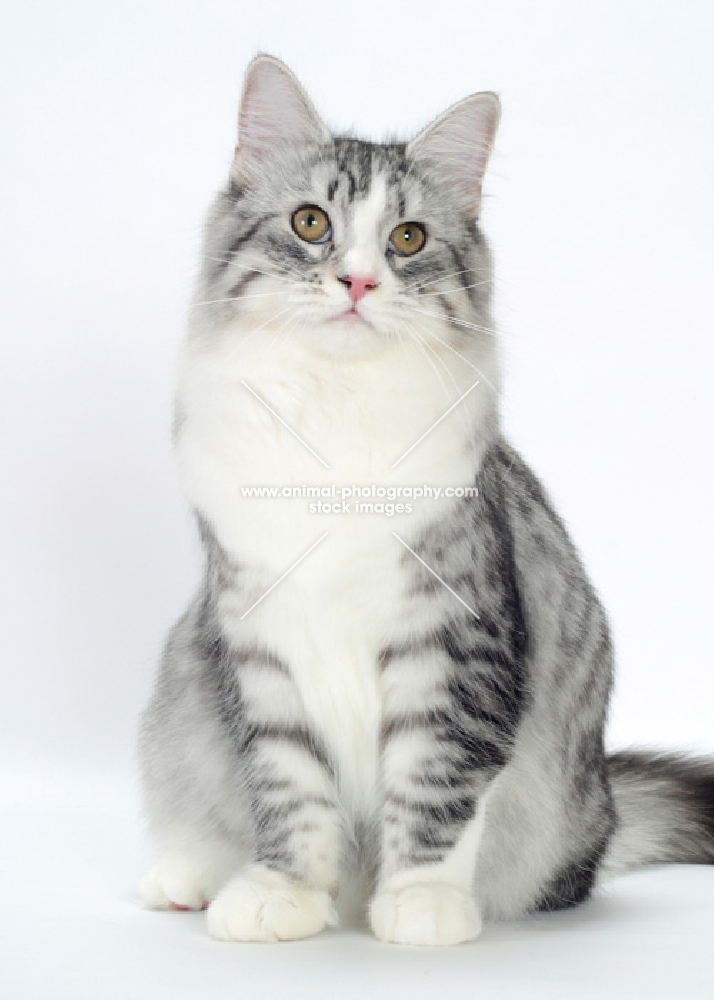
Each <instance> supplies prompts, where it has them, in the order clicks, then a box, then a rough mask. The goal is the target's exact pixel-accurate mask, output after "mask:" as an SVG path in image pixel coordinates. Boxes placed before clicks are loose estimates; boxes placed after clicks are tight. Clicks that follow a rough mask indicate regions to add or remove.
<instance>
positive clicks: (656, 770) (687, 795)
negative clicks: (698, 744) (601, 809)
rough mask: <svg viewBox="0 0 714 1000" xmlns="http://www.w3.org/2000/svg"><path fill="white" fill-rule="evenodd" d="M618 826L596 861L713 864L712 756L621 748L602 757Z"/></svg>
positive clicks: (604, 868)
mask: <svg viewBox="0 0 714 1000" xmlns="http://www.w3.org/2000/svg"><path fill="white" fill-rule="evenodd" d="M607 762H608V769H609V774H610V781H611V784H612V791H613V795H614V797H615V808H616V810H617V815H618V826H617V829H616V830H615V833H614V835H613V837H612V840H611V841H610V844H609V846H608V848H607V851H606V853H605V857H604V858H603V861H602V865H601V874H602V875H604V876H605V877H607V876H608V875H616V874H618V873H621V872H623V871H628V870H630V869H632V868H639V867H642V866H643V865H652V864H662V863H671V862H677V861H678V862H681V863H686V864H705V865H706V864H714V758H708V757H689V756H687V755H686V754H679V753H652V752H647V751H644V750H625V751H621V752H619V753H614V754H610V755H609V756H608V758H607Z"/></svg>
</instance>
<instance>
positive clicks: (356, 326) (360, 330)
mask: <svg viewBox="0 0 714 1000" xmlns="http://www.w3.org/2000/svg"><path fill="white" fill-rule="evenodd" d="M308 336H309V343H310V347H311V348H312V349H313V350H315V351H317V352H318V353H320V354H323V355H327V356H328V357H331V358H335V359H336V360H337V359H345V360H349V359H355V360H357V359H360V358H371V357H375V356H376V355H379V354H382V353H384V351H385V350H386V349H387V348H388V346H389V344H390V342H391V338H390V337H389V336H388V335H387V334H385V333H382V332H381V331H380V330H378V329H377V328H376V327H375V326H373V324H372V323H370V322H369V321H368V320H365V319H363V318H362V317H361V316H358V315H357V314H356V313H345V314H343V315H342V316H339V317H337V319H332V320H329V321H328V322H327V323H320V324H316V325H315V326H314V327H313V328H312V329H311V331H310V333H309V335H308Z"/></svg>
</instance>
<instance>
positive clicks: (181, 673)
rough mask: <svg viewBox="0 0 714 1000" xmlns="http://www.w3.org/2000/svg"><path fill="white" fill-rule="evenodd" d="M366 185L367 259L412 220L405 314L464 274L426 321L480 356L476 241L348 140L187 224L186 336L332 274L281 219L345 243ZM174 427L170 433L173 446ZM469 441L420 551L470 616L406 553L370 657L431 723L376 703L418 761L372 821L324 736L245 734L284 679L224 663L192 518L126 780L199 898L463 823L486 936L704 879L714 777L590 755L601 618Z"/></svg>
mask: <svg viewBox="0 0 714 1000" xmlns="http://www.w3.org/2000/svg"><path fill="white" fill-rule="evenodd" d="M377 175H380V176H381V177H385V178H386V179H387V188H388V197H389V205H388V209H389V210H388V212H386V213H385V224H384V225H385V234H384V235H385V238H386V234H387V232H388V229H389V225H390V222H389V218H390V217H391V215H394V214H396V215H397V216H400V217H402V218H406V219H412V218H413V219H422V218H424V217H425V215H427V216H428V217H429V219H430V220H432V223H433V224H434V228H435V229H438V231H439V232H440V233H441V234H442V235H441V236H440V238H439V240H438V241H437V240H434V241H432V242H431V244H430V245H429V246H428V248H427V249H426V250H425V251H424V253H423V254H419V255H416V256H415V257H414V258H413V259H411V258H398V257H393V258H391V259H390V260H389V266H390V267H391V268H392V270H393V272H394V273H395V274H396V275H397V276H398V279H399V281H400V282H401V283H402V286H403V290H404V294H405V295H407V296H411V298H412V300H413V301H414V302H415V303H418V302H419V299H420V296H421V295H422V294H423V293H424V291H425V288H426V290H428V291H431V289H429V288H428V286H426V284H425V283H427V282H433V281H435V279H437V278H439V277H441V276H444V275H447V274H453V273H454V272H461V273H459V274H457V275H456V276H455V278H454V281H453V283H452V288H451V289H450V290H448V291H444V292H443V293H441V294H439V295H434V296H433V297H432V298H429V299H428V300H426V301H427V302H428V303H429V308H432V309H434V311H435V312H436V311H438V312H440V313H442V314H443V315H445V316H446V317H447V318H446V321H445V334H446V336H448V337H449V339H450V341H451V344H452V345H453V346H454V347H455V348H457V349H458V348H461V347H463V345H464V344H467V343H468V344H471V345H473V344H474V343H475V342H478V343H480V344H482V345H483V353H484V355H485V354H486V353H488V351H490V350H492V348H491V347H490V345H489V342H488V339H487V336H486V334H487V330H488V328H490V326H491V322H490V284H489V283H488V276H489V274H490V257H489V251H488V247H487V244H486V241H485V239H484V237H483V235H482V233H481V230H480V228H479V225H478V221H477V220H476V219H474V218H466V217H464V215H463V213H462V212H461V211H460V210H459V206H458V203H457V201H456V200H455V199H456V196H455V195H452V194H451V192H450V190H449V189H448V187H445V186H444V185H443V184H441V185H440V184H439V183H438V178H437V177H435V174H434V171H433V169H432V168H431V167H429V166H428V165H425V164H423V163H421V162H419V161H418V160H414V159H410V157H409V154H408V149H407V146H406V145H405V144H404V143H389V144H384V145H379V144H374V143H367V142H363V141H360V140H358V139H354V138H336V139H334V140H332V141H329V142H316V143H314V144H313V145H310V144H309V143H308V144H306V145H305V146H303V147H301V148H292V149H290V150H282V152H281V158H280V161H279V163H277V164H276V165H275V169H266V171H265V172H264V174H263V177H262V179H261V181H260V183H258V184H257V185H253V186H252V187H246V186H244V185H243V184H242V183H240V182H239V181H238V180H237V179H236V178H235V177H233V178H232V179H231V181H230V183H229V185H228V186H227V187H226V189H225V190H224V191H223V192H222V193H221V194H220V195H219V196H218V198H217V200H216V202H215V204H214V206H213V208H212V210H211V212H210V215H209V219H208V223H207V226H206V240H205V257H204V261H203V267H202V271H201V276H200V279H199V286H198V291H197V302H201V303H202V302H206V301H207V302H209V303H211V304H210V305H208V306H207V307H206V308H207V309H208V315H209V316H211V317H212V319H210V320H209V321H208V322H207V324H206V325H205V326H204V329H210V330H211V331H212V333H211V336H216V337H217V336H220V331H221V329H222V326H223V325H224V324H225V323H226V322H228V321H229V320H230V317H231V316H232V315H234V313H235V310H236V309H239V308H240V305H236V303H235V302H234V301H223V300H231V299H235V298H236V297H239V296H240V295H242V294H244V293H245V292H246V289H248V290H249V292H251V293H253V292H256V291H258V292H259V291H260V289H261V286H262V284H263V281H264V280H265V279H264V272H265V271H266V270H272V271H273V272H275V271H276V270H277V271H279V272H287V271H288V270H289V271H290V273H291V275H293V276H296V275H297V276H298V278H299V279H300V280H301V281H302V282H304V284H305V285H309V284H310V283H317V282H319V281H320V280H321V277H320V276H321V274H322V270H323V269H324V268H325V267H326V266H328V264H329V266H338V267H339V262H337V264H335V261H334V259H333V258H334V256H335V255H339V253H340V250H339V247H337V246H335V245H334V244H332V243H328V244H325V245H322V246H308V245H307V244H301V243H299V242H298V241H296V240H295V239H294V237H293V236H292V235H291V233H290V229H289V222H288V219H289V215H290V211H291V209H293V208H294V206H295V205H297V204H300V203H303V202H306V201H307V202H312V201H314V200H315V198H316V197H317V195H316V194H315V192H318V193H319V194H320V197H321V203H323V204H326V205H329V206H330V212H331V215H332V217H333V219H334V220H335V222H336V223H337V224H339V225H341V226H343V227H344V229H345V231H347V230H348V229H349V226H350V219H351V211H352V207H353V206H354V204H355V203H357V202H359V201H360V199H363V198H365V197H366V196H367V194H368V192H369V190H370V187H371V184H372V183H373V179H374V177H375V176H377ZM390 213H391V215H390ZM436 223H438V225H436ZM474 275H476V281H474ZM481 277H483V279H484V281H483V283H480V282H479V278H481ZM474 285H475V286H476V287H471V286H474ZM412 287H413V290H412ZM215 300H218V301H215ZM197 308H198V306H197ZM387 332H388V331H387ZM204 335H205V334H204ZM181 428H182V421H181V420H177V422H176V435H177V436H179V435H180V434H181V432H182V430H181ZM479 435H480V438H479V441H478V445H479V455H480V456H481V457H480V460H479V461H478V462H476V463H475V465H474V482H475V484H476V485H477V486H478V496H477V497H475V498H470V499H464V500H463V501H461V502H459V503H457V504H455V505H453V507H451V508H450V512H449V515H448V517H446V518H445V519H444V520H442V521H441V522H438V523H433V524H431V525H430V526H429V527H428V529H427V530H426V531H425V532H423V534H422V536H421V537H420V538H419V539H418V540H417V542H416V543H415V551H416V552H417V553H418V555H419V556H420V557H421V558H422V559H423V560H424V561H425V562H426V563H427V564H428V565H429V566H430V567H431V568H432V569H433V570H434V571H435V572H436V573H437V574H438V575H439V576H440V577H441V579H442V580H443V581H444V582H445V583H446V584H448V585H449V587H451V588H452V589H453V590H455V591H457V592H458V593H459V595H461V596H462V598H463V600H464V601H465V603H466V604H468V605H470V607H471V608H473V609H478V611H477V615H475V614H473V613H471V612H470V611H469V610H467V609H466V608H464V607H461V606H459V605H456V604H454V603H453V602H450V601H448V600H445V599H444V591H443V589H442V588H441V587H440V585H438V584H436V583H435V581H434V579H433V577H432V576H431V575H430V574H429V573H428V572H427V570H426V569H424V568H423V567H422V565H421V564H420V563H419V562H418V561H416V560H415V559H414V558H413V556H412V555H411V554H410V553H407V552H406V551H405V552H404V553H403V556H402V559H401V567H402V572H403V580H404V595H405V596H404V599H403V600H404V608H405V609H406V610H405V614H404V618H403V619H401V620H399V621H395V622H394V627H393V634H391V635H389V636H387V637H384V636H382V637H380V639H379V642H378V644H377V645H376V646H375V656H376V659H377V661H378V663H379V669H380V670H381V672H382V675H383V677H384V678H385V679H386V678H387V677H388V678H389V685H390V690H391V691H393V692H397V693H398V692H399V691H400V690H404V689H408V688H409V687H410V686H411V685H413V684H414V683H415V681H417V680H418V677H419V674H420V671H425V670H428V671H431V672H432V674H433V675H434V676H435V677H436V682H435V686H434V693H435V698H436V702H435V703H434V704H424V705H423V706H422V707H421V708H420V709H419V710H413V711H409V712H404V711H403V710H401V709H400V708H399V707H398V706H399V704H400V702H399V700H398V697H396V696H395V701H394V705H395V706H397V707H393V706H392V704H391V703H390V701H389V698H385V702H384V704H383V706H382V713H383V714H382V720H381V736H380V748H381V753H385V752H386V751H387V749H388V747H389V745H390V744H391V743H392V741H394V740H396V739H398V738H399V737H400V736H403V735H404V734H405V733H415V732H418V733H420V734H422V737H423V739H422V743H421V744H420V746H421V750H420V752H419V754H418V755H416V756H415V757H414V759H413V762H412V766H411V769H410V770H409V772H408V773H406V774H404V775H402V777H401V779H400V780H399V781H398V782H396V783H394V785H390V781H389V780H385V781H384V783H383V788H382V793H383V795H382V798H381V801H380V802H379V803H378V804H377V806H371V805H368V804H365V805H364V808H363V809H358V810H357V812H356V813H354V814H350V813H349V810H348V809H347V807H346V806H345V803H344V802H343V801H342V800H341V775H340V773H339V766H338V764H337V762H336V759H335V756H334V754H333V748H332V747H331V746H330V745H329V744H328V743H327V742H326V741H325V739H324V737H323V734H322V733H321V732H320V730H319V727H317V726H316V725H314V723H311V722H310V721H309V720H308V719H307V717H305V718H304V719H302V720H297V721H294V722H293V723H291V724H290V725H284V726H275V725H270V724H267V723H265V722H264V721H263V720H261V718H259V717H255V716H254V715H252V714H251V709H250V706H249V705H248V704H247V703H246V700H245V698H244V697H243V692H242V685H243V683H244V682H243V680H242V678H243V677H245V671H246V670H252V671H256V670H258V671H262V672H263V673H264V675H265V676H266V677H267V676H268V675H270V676H271V683H274V684H275V690H276V692H278V693H279V694H278V695H276V696H280V697H284V698H286V699H289V698H293V697H296V691H295V688H294V684H293V678H292V672H291V664H290V662H289V658H287V659H285V658H281V657H280V656H278V655H276V653H275V652H274V651H273V650H272V649H271V648H270V645H269V642H268V641H267V640H266V644H265V645H261V644H256V643H252V644H250V645H248V646H241V645H240V644H237V643H236V641H235V639H234V638H232V633H231V630H230V628H229V627H228V618H229V615H228V612H227V610H226V608H227V607H228V604H229V603H230V604H231V606H241V607H247V606H249V604H250V603H251V602H252V601H253V600H255V599H257V596H259V595H260V593H261V591H262V590H263V589H264V587H263V585H262V581H261V580H258V579H257V578H256V576H255V574H254V573H252V572H251V571H250V570H249V568H247V567H244V566H241V565H238V564H236V563H235V561H233V560H232V559H231V558H230V557H229V556H228V555H227V553H226V552H225V551H224V550H223V549H222V547H221V544H220V543H219V541H218V539H217V537H216V534H215V532H214V530H213V528H212V526H211V525H210V524H208V523H207V522H206V521H205V520H203V519H199V520H200V528H201V538H202V541H203V546H204V550H205V556H206V570H205V575H204V579H203V583H202V585H201V587H200V589H199V592H198V594H197V596H196V598H195V600H194V601H193V602H192V604H191V606H190V608H189V610H188V611H187V612H186V614H185V615H184V616H183V617H182V618H181V619H180V620H179V622H178V623H177V624H176V626H175V627H174V629H173V630H172V632H171V635H170V637H169V640H168V642H167V645H166V649H165V652H164V657H163V662H162V667H161V672H160V674H159V679H158V682H157V686H156V689H155V692H154V695H153V698H152V700H151V703H150V705H149V707H148V709H147V710H146V713H145V715H144V718H143V723H142V735H141V760H142V770H143V787H144V798H145V803H146V811H147V815H148V819H149V823H150V827H151V829H152V832H153V836H154V838H155V839H156V841H157V842H158V843H160V844H161V845H164V846H166V848H167V849H172V850H173V849H176V847H177V845H178V846H179V847H180V846H181V845H190V849H191V850H192V851H193V852H194V853H198V854H200V852H201V845H206V847H209V846H210V850H211V852H213V853H214V854H215V851H216V845H218V848H219V849H220V852H222V853H223V855H224V857H225V865H224V866H223V869H222V871H221V872H219V873H214V876H213V881H212V882H211V885H210V887H209V890H208V892H209V894H210V893H211V892H215V891H216V890H217V889H218V888H219V887H220V884H221V881H222V879H223V878H224V877H225V876H226V875H227V874H230V873H232V872H234V871H236V870H237V869H238V868H239V867H240V865H241V864H243V863H245V862H247V861H257V862H260V863H262V864H264V865H266V866H267V867H268V868H270V869H273V870H276V871H279V872H282V873H284V874H285V875H286V876H288V877H289V878H291V879H294V880H296V881H300V880H304V881H306V882H310V880H311V879H313V880H314V879H315V876H314V875H313V872H312V869H311V867H310V862H309V857H310V842H311V837H313V836H314V834H315V832H316V831H318V830H320V829H326V828H328V827H335V828H339V829H340V830H341V844H342V848H341V849H342V850H344V851H345V852H346V853H348V854H349V853H351V854H358V853H362V854H364V855H365V856H367V857H368V858H369V859H371V862H370V863H372V861H373V862H374V864H375V865H376V866H377V867H379V868H381V869H382V870H383V871H400V870H401V869H403V868H405V867H417V868H418V867H419V866H422V865H435V864H439V863H441V862H443V861H444V859H445V858H446V857H447V856H448V855H449V852H450V851H451V850H452V849H453V848H454V847H455V845H456V844H457V842H458V841H459V838H460V837H461V835H462V833H463V831H464V830H465V829H466V827H467V825H468V824H469V823H470V822H471V821H472V820H473V819H474V818H475V817H476V816H477V814H479V810H480V809H481V810H483V814H484V817H485V819H484V828H483V837H482V840H481V844H480V847H479V851H478V857H477V859H476V865H475V875H474V891H475V894H476V896H477V898H478V901H479V904H480V907H481V909H482V911H483V913H484V914H485V915H486V916H488V917H490V918H492V919H498V918H510V917H516V916H519V915H522V914H524V913H526V912H529V911H535V910H542V909H556V908H560V907H564V906H571V905H574V904H577V903H580V902H582V901H583V900H584V899H586V898H587V897H588V895H589V893H590V892H591V890H592V888H593V886H594V884H595V882H596V880H597V878H598V875H599V874H600V873H607V872H614V871H619V870H623V869H626V868H628V867H632V866H635V865H638V864H642V863H652V862H656V861H690V862H692V861H693V862H706V863H711V862H712V861H714V765H712V763H711V762H704V761H699V762H698V761H688V760H685V759H679V758H676V759H675V758H667V757H652V756H647V755H635V754H630V755H628V754H619V755H615V756H614V757H611V758H610V759H608V758H607V757H606V754H605V751H604V746H603V731H604V726H605V721H606V715H607V707H608V700H609V696H610V691H611V686H612V671H613V655H612V645H611V640H610V634H609V629H608V624H607V618H606V615H605V613H604V611H603V608H602V605H601V603H600V601H599V599H598V597H597V595H596V593H595V592H594V590H593V588H592V586H591V584H590V582H589V581H588V578H587V575H586V573H585V571H584V569H583V567H582V564H581V562H580V559H579V557H578V554H577V552H576V550H575V548H574V546H573V544H572V542H571V541H570V539H569V537H568V534H567V532H566V530H565V528H564V526H563V524H562V522H561V520H560V519H559V517H558V516H557V514H556V513H555V512H554V511H553V509H552V507H551V504H550V502H549V500H548V498H547V497H546V495H545V493H544V491H543V489H542V487H541V486H540V484H539V482H538V481H537V479H536V478H535V477H534V475H533V474H532V472H531V471H530V470H529V469H528V467H527V466H526V465H525V463H524V462H523V461H522V459H521V458H520V457H519V456H518V454H517V453H516V452H515V451H514V450H513V449H512V448H510V446H509V445H508V444H507V443H506V442H505V441H504V440H503V438H502V436H501V434H500V431H499V428H498V419H497V413H496V409H495V403H494V407H493V410H492V412H491V414H490V416H489V417H488V418H487V419H486V420H485V421H484V425H483V426H482V427H481V428H479ZM405 622H407V623H408V624H406V625H405ZM419 622H423V623H424V625H423V626H419V625H418V624H416V623H419ZM376 641H377V640H376V638H375V642H376ZM280 692H282V694H280ZM269 743H280V744H282V745H283V746H287V747H289V748H290V750H291V753H294V755H295V756H296V759H297V758H298V757H299V759H300V761H301V768H302V771H303V772H304V773H308V772H309V774H310V775H311V777H310V779H309V781H308V784H307V786H306V784H305V780H303V779H302V778H301V779H300V780H298V779H297V778H296V776H295V775H294V774H293V773H291V770H290V768H289V767H283V769H282V770H281V769H280V768H279V767H277V766H274V765H273V766H271V767H269V768H268V767H266V766H264V765H263V764H261V760H262V757H261V754H260V748H261V747H265V746H266V745H267V744H269ZM311 789H312V790H311ZM315 789H319V790H317V791H316V790H315ZM326 887H327V888H329V890H330V891H332V892H334V891H336V886H335V885H334V884H330V885H328V886H326Z"/></svg>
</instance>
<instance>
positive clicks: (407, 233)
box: [388, 222, 426, 257]
mask: <svg viewBox="0 0 714 1000" xmlns="http://www.w3.org/2000/svg"><path fill="white" fill-rule="evenodd" d="M425 243H426V230H425V229H424V227H423V226H421V225H419V223H418V222H403V223H402V224H401V225H400V226H396V227H395V228H394V229H393V230H392V231H391V233H390V234H389V243H388V247H389V249H390V250H391V251H392V253H396V254H397V255H398V256H399V257H411V256H412V254H415V253H419V251H420V250H421V248H422V247H423V246H424V244H425Z"/></svg>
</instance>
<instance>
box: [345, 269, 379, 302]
mask: <svg viewBox="0 0 714 1000" xmlns="http://www.w3.org/2000/svg"><path fill="white" fill-rule="evenodd" d="M337 280H338V281H341V282H342V284H343V285H345V286H346V288H347V291H348V292H349V293H350V298H351V299H352V301H353V302H359V300H360V299H362V298H364V296H365V295H366V294H367V292H371V291H372V290H373V289H374V288H376V287H377V285H378V284H379V282H378V281H377V279H376V278H373V277H372V276H371V275H355V274H338V276H337Z"/></svg>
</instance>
